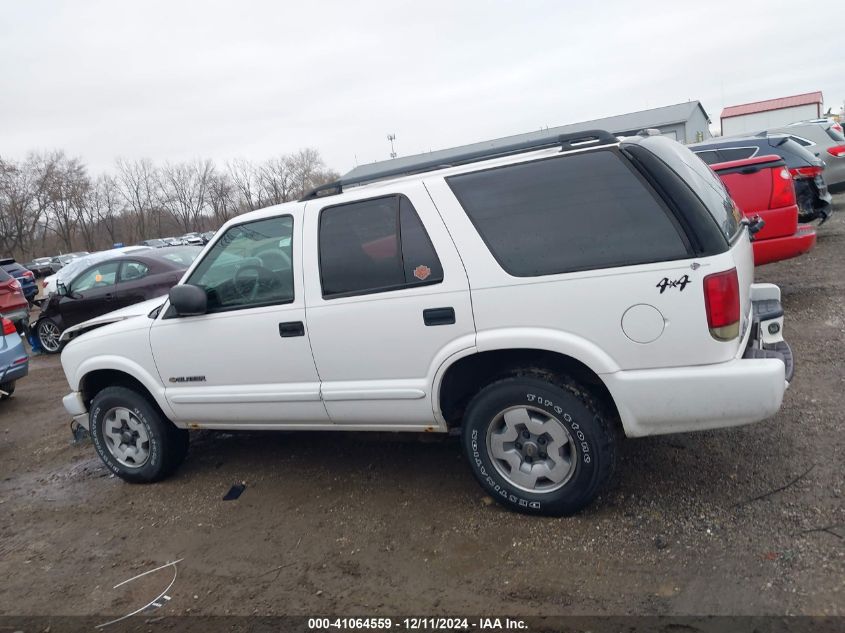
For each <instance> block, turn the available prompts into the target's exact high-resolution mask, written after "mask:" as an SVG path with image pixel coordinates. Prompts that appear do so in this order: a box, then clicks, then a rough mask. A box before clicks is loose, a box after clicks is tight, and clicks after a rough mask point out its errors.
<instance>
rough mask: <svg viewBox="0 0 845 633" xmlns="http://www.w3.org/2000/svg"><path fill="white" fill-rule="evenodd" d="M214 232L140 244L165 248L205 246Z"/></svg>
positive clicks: (147, 241) (160, 239) (165, 238)
mask: <svg viewBox="0 0 845 633" xmlns="http://www.w3.org/2000/svg"><path fill="white" fill-rule="evenodd" d="M214 233H215V232H214V231H206V232H205V233H186V234H185V235H183V236H182V237H161V238H154V239H150V240H143V241H141V242H138V244H139V245H140V246H149V247H150V248H165V247H168V246H205V245H206V244H208V242H209V241H211V238H212V237H214Z"/></svg>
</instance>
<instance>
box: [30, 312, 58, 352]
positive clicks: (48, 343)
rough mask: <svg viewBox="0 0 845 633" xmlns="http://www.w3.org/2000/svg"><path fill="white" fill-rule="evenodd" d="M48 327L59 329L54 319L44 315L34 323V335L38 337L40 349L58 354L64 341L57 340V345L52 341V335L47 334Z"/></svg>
mask: <svg viewBox="0 0 845 633" xmlns="http://www.w3.org/2000/svg"><path fill="white" fill-rule="evenodd" d="M48 328H55V329H56V330H60V329H61V328H59V326H58V325H57V324H56V322H55V321H53V320H52V319H49V318H47V317H44V318H43V319H39V320H38V323H36V324H35V336H36V337H38V343H39V344H40V345H41V350H42V351H43V352H44V353H46V354H58V353H60V352H61V351H62V349H64V346H65V341H59V342H58V346H56V343H54V342H53V339H52V337H50V336H48V334H47V332H46V330H47V329H48Z"/></svg>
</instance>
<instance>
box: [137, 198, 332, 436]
mask: <svg viewBox="0 0 845 633" xmlns="http://www.w3.org/2000/svg"><path fill="white" fill-rule="evenodd" d="M301 219H302V209H301V207H300V206H296V205H292V206H291V208H290V209H289V210H287V211H285V212H284V213H280V214H279V215H275V216H272V217H268V218H265V219H261V220H255V221H252V222H245V223H242V224H237V225H233V226H231V227H230V228H228V229H226V230H225V232H224V233H223V234H222V235H221V236H220V237H219V238H218V239H217V240H216V242H215V243H214V245H212V246H211V247H210V248H209V249H208V250H207V251H206V252H205V253H204V254H203V256H202V259H201V260H199V261H198V262H197V263H196V265H195V266H194V267H193V269H192V270H191V272H190V274H189V276H188V278H187V280H186V283H189V284H193V285H196V286H199V287H201V288H203V289H204V290H205V292H206V295H207V297H208V312H207V313H206V314H203V315H201V316H192V317H178V316H175V315H174V313H173V311H172V310H169V309H168V308H167V306H165V309H164V310H162V312H161V314H160V315H159V317H158V319H157V320H156V322H155V323H154V324H153V327H152V328H151V330H150V342H151V346H152V351H153V356H154V357H155V363H156V366H157V367H158V371H159V374H160V376H161V380H162V383H163V384H164V385H165V389H166V397H167V401H168V403H169V404H170V406H171V408H172V409H173V411H174V412H175V414H176V417H177V420H178V421H180V422H183V423H185V424H189V425H190V424H198V425H199V426H202V427H207V428H214V427H215V426H220V427H224V426H226V427H228V426H231V425H233V424H238V425H240V426H242V427H243V428H253V429H260V428H276V427H280V426H287V427H291V426H310V425H314V424H320V423H328V416H327V414H326V409H325V407H324V406H323V403H322V402H321V400H320V383H319V379H318V377H317V370H316V368H315V366H314V358H313V356H312V354H311V346H310V345H309V342H308V336H307V332H306V328H305V300H304V297H303V291H302V288H301V282H302V269H301V259H300V258H301V253H302V248H301V241H302V229H301Z"/></svg>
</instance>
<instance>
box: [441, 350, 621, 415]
mask: <svg viewBox="0 0 845 633" xmlns="http://www.w3.org/2000/svg"><path fill="white" fill-rule="evenodd" d="M524 374H534V375H540V376H545V377H548V379H549V380H554V379H555V378H556V377H567V378H570V379H572V380H574V381H576V382H578V383H580V384H582V385H583V386H584V387H587V388H588V389H589V390H590V392H591V394H592V395H593V397H594V398H595V399H596V400H598V401H599V402H600V404H602V405H604V407H606V408H607V409H608V411H607V413H608V414H609V415H610V416H611V418H612V419H613V420H614V423H615V424H618V425H619V428H621V422H620V421H619V412H618V410H617V408H616V404H615V403H614V402H613V397H612V396H611V395H610V391H608V389H607V387H606V386H605V384H604V382H602V380H601V378H599V376H598V374H596V373H595V372H594V371H593V370H592V369H590V368H589V367H587V366H586V365H585V364H584V363H582V362H581V361H578V360H576V359H574V358H572V357H571V356H566V355H565V354H559V353H557V352H550V351H547V350H538V349H507V350H494V351H490V352H480V353H478V354H472V355H470V356H465V357H464V358H461V359H459V360H458V361H456V362H455V363H454V364H453V365H452V366H451V367H449V369H447V370H446V374H445V375H444V376H443V380H442V382H441V383H440V411H441V412H442V413H443V417H444V419H445V420H446V423H447V424H448V426H449V427H450V428H452V427H456V426H460V424H461V419H462V418H463V415H464V411H465V409H466V407H467V405H468V404H469V401H470V400H472V398H473V396H475V394H477V393H478V392H479V391H481V389H483V388H484V387H485V386H487V385H489V384H490V383H492V382H495V381H496V380H501V379H502V378H508V377H511V376H519V375H524Z"/></svg>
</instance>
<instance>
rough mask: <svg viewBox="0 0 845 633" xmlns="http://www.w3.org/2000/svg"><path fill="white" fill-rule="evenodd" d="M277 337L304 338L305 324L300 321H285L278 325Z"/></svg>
mask: <svg viewBox="0 0 845 633" xmlns="http://www.w3.org/2000/svg"><path fill="white" fill-rule="evenodd" d="M279 336H281V337H282V338H288V337H291V336H305V324H304V323H303V322H302V321H287V322H286V323H279Z"/></svg>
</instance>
